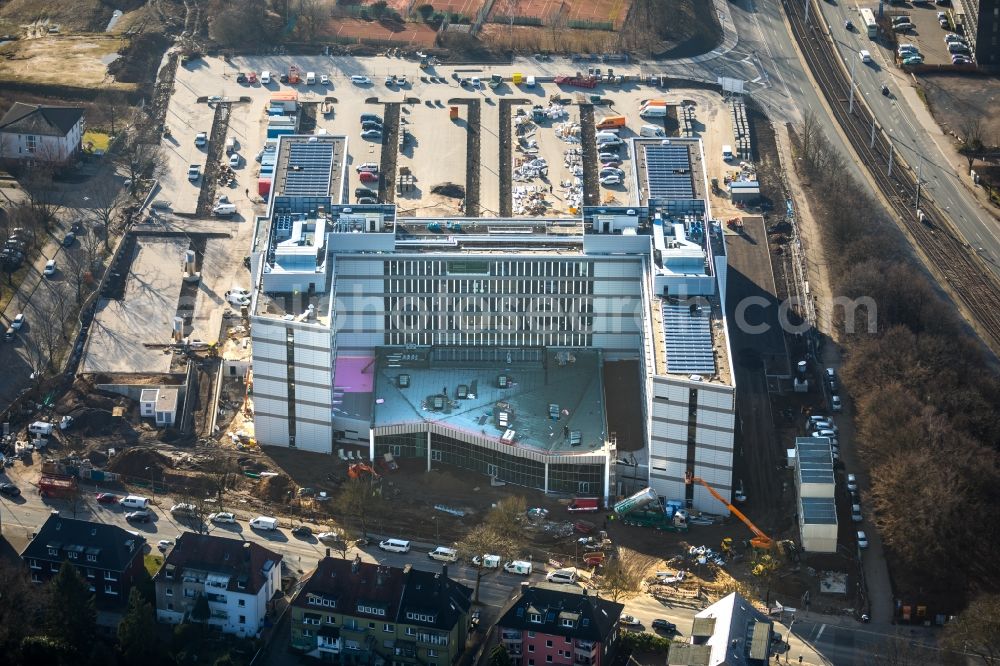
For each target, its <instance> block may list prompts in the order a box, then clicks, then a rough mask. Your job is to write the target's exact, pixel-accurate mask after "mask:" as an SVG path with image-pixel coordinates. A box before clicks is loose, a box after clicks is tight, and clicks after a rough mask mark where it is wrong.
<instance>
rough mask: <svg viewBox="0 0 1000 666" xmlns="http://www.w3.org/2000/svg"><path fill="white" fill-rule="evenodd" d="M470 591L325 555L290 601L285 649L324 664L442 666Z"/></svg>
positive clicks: (429, 576) (419, 574)
mask: <svg viewBox="0 0 1000 666" xmlns="http://www.w3.org/2000/svg"><path fill="white" fill-rule="evenodd" d="M471 598H472V590H471V589H469V588H468V587H466V586H464V585H462V584H461V583H457V582H455V581H453V580H451V579H450V578H449V577H448V567H447V566H444V567H442V568H441V571H440V572H428V571H420V570H417V569H414V568H412V567H411V566H410V565H406V566H405V567H403V568H399V567H390V566H383V565H379V564H375V563H372V562H362V561H361V558H360V557H357V558H355V559H354V560H344V559H339V558H333V557H330V555H329V551H328V553H327V556H326V557H325V558H323V559H322V560H320V562H319V564H318V565H317V567H316V569H315V570H313V572H312V573H311V574H309V575H308V578H307V579H306V580H305V581H304V583H303V585H302V588H301V589H300V590H299V593H298V594H297V595H296V596H295V599H294V600H293V601H292V607H291V647H292V649H293V650H295V651H297V652H299V653H301V654H303V655H306V656H309V657H313V658H316V659H319V660H320V661H322V662H326V663H336V664H369V663H373V660H374V662H376V663H377V662H382V663H386V664H389V665H390V666H417V665H419V666H446V665H448V664H454V663H456V662H457V661H458V658H459V656H460V655H461V654H462V651H463V650H464V648H465V642H466V638H467V636H468V624H469V617H468V615H469V608H470V606H471V605H472V602H471Z"/></svg>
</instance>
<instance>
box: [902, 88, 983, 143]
mask: <svg viewBox="0 0 1000 666" xmlns="http://www.w3.org/2000/svg"><path fill="white" fill-rule="evenodd" d="M919 82H920V84H921V87H922V89H923V93H924V98H925V99H926V100H927V105H928V107H930V110H931V113H932V114H933V115H934V119H935V120H936V121H937V122H938V124H939V125H940V126H941V129H942V130H943V131H945V132H946V133H948V134H951V135H952V136H954V137H956V138H958V137H962V136H963V135H964V134H965V133H966V131H967V130H966V128H967V127H968V123H969V122H970V121H972V120H976V121H978V122H981V123H982V130H983V131H982V137H983V142H984V143H985V144H987V145H1000V113H996V108H997V104H998V102H1000V77H996V76H985V75H982V76H980V75H974V74H947V73H941V74H922V75H921V76H920V77H919Z"/></svg>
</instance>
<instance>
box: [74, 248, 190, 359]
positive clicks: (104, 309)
mask: <svg viewBox="0 0 1000 666" xmlns="http://www.w3.org/2000/svg"><path fill="white" fill-rule="evenodd" d="M190 245H191V241H190V239H188V238H186V237H181V238H150V237H139V238H137V240H136V245H135V249H134V250H133V252H134V254H133V259H132V267H131V270H130V271H129V273H128V276H127V277H126V278H125V296H124V298H122V299H121V300H110V299H105V298H102V299H101V300H100V301H99V303H98V305H97V313H96V314H95V315H94V322H93V324H92V325H91V327H90V335H89V336H88V339H87V347H86V354H85V356H84V359H83V367H82V369H81V372H83V373H95V372H106V373H123V374H129V373H169V372H170V371H171V360H172V358H173V355H172V354H170V353H165V352H164V349H163V347H162V346H160V347H158V348H150V347H148V346H147V345H148V344H152V345H167V344H170V343H171V342H172V341H173V340H172V337H171V336H172V332H173V320H174V316H175V315H176V314H177V305H178V302H179V300H180V295H181V286H182V284H183V280H182V277H183V275H182V272H181V271H182V268H183V264H184V252H185V250H187V249H188V248H189V247H190Z"/></svg>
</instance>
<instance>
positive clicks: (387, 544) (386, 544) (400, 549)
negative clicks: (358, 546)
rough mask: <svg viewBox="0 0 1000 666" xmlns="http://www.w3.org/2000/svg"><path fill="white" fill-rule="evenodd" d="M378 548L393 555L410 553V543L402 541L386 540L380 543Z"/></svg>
mask: <svg viewBox="0 0 1000 666" xmlns="http://www.w3.org/2000/svg"><path fill="white" fill-rule="evenodd" d="M378 547H379V548H381V549H382V550H388V551H390V552H393V553H408V552H410V542H409V541H404V540H402V539H386V540H385V541H381V542H379V544H378Z"/></svg>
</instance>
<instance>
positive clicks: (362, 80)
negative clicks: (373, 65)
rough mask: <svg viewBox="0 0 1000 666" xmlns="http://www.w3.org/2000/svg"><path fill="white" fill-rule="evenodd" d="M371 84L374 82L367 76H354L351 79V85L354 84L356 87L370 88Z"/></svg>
mask: <svg viewBox="0 0 1000 666" xmlns="http://www.w3.org/2000/svg"><path fill="white" fill-rule="evenodd" d="M371 82H372V80H371V79H370V78H368V77H367V76H359V75H357V74H355V75H354V76H352V77H351V83H353V84H354V85H356V86H368V85H371Z"/></svg>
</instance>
